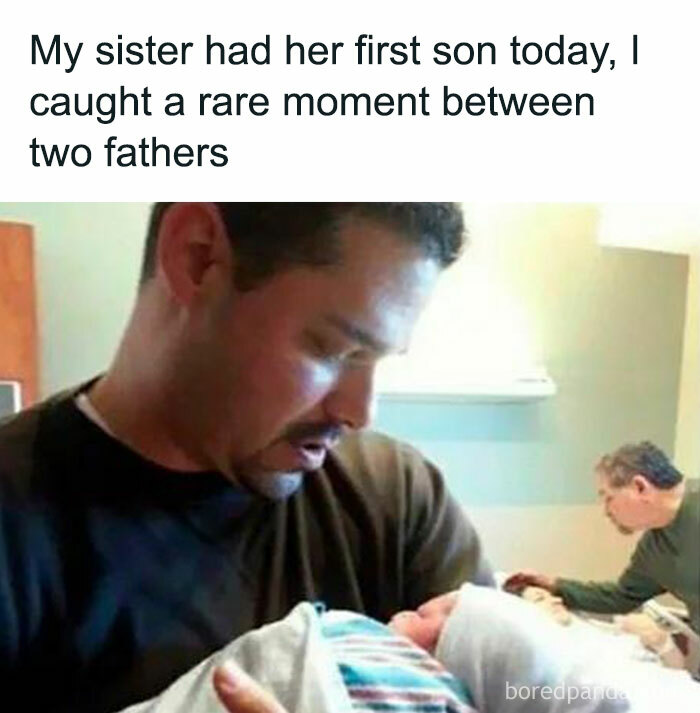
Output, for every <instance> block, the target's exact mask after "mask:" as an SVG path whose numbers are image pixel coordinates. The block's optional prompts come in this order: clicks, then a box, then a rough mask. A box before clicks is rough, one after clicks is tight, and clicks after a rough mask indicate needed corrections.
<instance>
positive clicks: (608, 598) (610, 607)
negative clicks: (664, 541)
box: [556, 534, 665, 614]
mask: <svg viewBox="0 0 700 713" xmlns="http://www.w3.org/2000/svg"><path fill="white" fill-rule="evenodd" d="M648 551H649V541H648V534H647V535H644V536H643V537H642V539H641V540H640V541H639V543H638V544H637V548H636V550H635V551H634V554H633V555H632V559H631V561H630V563H629V565H627V568H626V569H625V571H624V572H623V573H622V575H620V578H619V579H618V580H617V582H578V581H576V580H572V579H558V580H557V584H556V587H557V594H559V596H561V598H562V599H563V600H564V604H566V606H567V607H569V608H570V609H582V610H584V611H591V612H599V613H603V614H612V613H624V612H628V611H632V610H633V609H636V608H637V607H639V606H640V605H642V604H643V603H644V602H645V601H647V600H648V599H651V598H652V597H656V596H658V595H659V594H662V593H663V592H664V591H665V590H664V588H663V587H661V586H660V585H659V584H658V583H657V582H656V581H655V580H654V578H653V577H652V576H651V572H650V570H651V567H650V562H649V554H648Z"/></svg>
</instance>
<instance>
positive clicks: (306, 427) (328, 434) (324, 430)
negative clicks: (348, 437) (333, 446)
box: [282, 423, 344, 443]
mask: <svg viewBox="0 0 700 713" xmlns="http://www.w3.org/2000/svg"><path fill="white" fill-rule="evenodd" d="M343 430H344V429H343V426H341V425H339V424H337V423H297V424H294V425H293V426H290V427H289V428H288V429H287V430H286V431H285V432H284V435H283V436H282V438H283V439H284V440H286V441H292V442H296V443H298V442H300V441H329V442H332V443H335V441H337V440H338V439H339V438H340V437H341V436H342V435H343Z"/></svg>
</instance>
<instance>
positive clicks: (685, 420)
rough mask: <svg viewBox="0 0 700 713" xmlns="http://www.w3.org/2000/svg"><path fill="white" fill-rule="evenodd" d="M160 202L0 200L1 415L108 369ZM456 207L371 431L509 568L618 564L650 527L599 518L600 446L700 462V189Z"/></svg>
mask: <svg viewBox="0 0 700 713" xmlns="http://www.w3.org/2000/svg"><path fill="white" fill-rule="evenodd" d="M149 210H150V204H146V203H138V204H137V203H133V204H111V203H106V204H99V203H89V204H67V203H66V204H61V203H56V204H31V203H16V204H8V203H0V417H6V416H8V415H10V414H12V413H13V412H15V411H17V410H20V409H23V408H27V407H29V406H30V405H31V404H32V403H34V402H37V401H40V400H41V399H43V398H46V397H48V396H49V395H51V394H54V393H55V392H58V391H60V390H62V389H66V388H69V387H72V386H74V385H76V384H79V383H81V382H84V381H86V380H87V379H89V378H91V377H93V376H95V375H97V374H99V373H101V372H103V371H104V370H105V369H106V368H107V367H108V365H109V363H110V359H111V357H112V355H113V353H114V351H115V348H116V346H117V343H118V340H119V337H120V334H121V332H122V330H123V328H124V326H125V324H126V321H127V319H128V317H129V312H130V309H131V307H132V304H133V298H134V295H135V293H136V289H137V283H138V276H139V269H140V261H141V251H142V247H143V240H144V235H145V231H146V226H147V222H148V216H149ZM463 210H464V215H465V222H466V225H467V228H468V235H469V239H468V245H467V248H466V250H465V251H464V253H463V255H462V256H461V257H460V258H459V260H458V262H457V263H456V264H455V265H453V266H452V267H451V268H449V270H448V271H447V272H446V274H445V275H444V276H443V277H442V278H441V281H440V283H439V284H438V288H437V292H436V294H435V296H434V298H433V300H432V302H431V303H430V304H429V306H428V308H427V310H426V312H425V313H424V314H423V315H422V317H421V319H420V321H419V323H418V325H417V327H416V329H415V333H414V337H413V341H412V344H411V349H410V351H409V353H408V355H406V356H398V357H389V358H388V359H387V360H386V361H385V362H383V363H382V364H381V365H380V367H379V369H378V373H377V376H376V383H375V388H376V403H375V411H374V420H373V425H372V428H373V429H376V430H378V431H380V432H383V433H386V434H389V435H390V436H393V437H395V438H397V439H400V440H402V441H405V442H408V443H410V444H411V445H412V446H414V447H416V448H417V449H418V450H419V451H421V452H422V453H423V454H424V455H425V456H427V458H429V459H430V460H431V461H432V462H433V463H434V464H435V465H436V466H437V467H438V468H439V470H440V471H441V473H442V474H443V476H444V478H445V481H446V483H447V485H448V487H449V490H450V491H451V493H452V495H453V496H454V497H455V498H456V499H457V501H458V502H459V504H460V505H461V506H462V507H463V508H464V510H465V512H466V513H467V515H468V517H469V519H470V520H471V522H472V523H473V524H474V526H475V528H476V530H477V531H478V533H479V535H480V537H481V541H482V544H483V548H484V551H485V553H486V556H487V558H488V560H489V562H490V563H491V565H492V567H493V569H494V571H495V572H496V573H497V575H498V576H499V577H501V581H502V580H503V578H507V576H508V575H509V574H510V573H513V572H518V571H521V570H534V571H537V572H543V573H546V574H548V575H552V576H555V575H556V576H561V577H566V578H573V579H577V580H595V581H602V580H615V579H617V577H618V576H619V575H620V573H621V572H622V571H623V570H624V569H625V567H626V565H627V563H628V562H629V559H630V557H631V554H632V552H633V550H634V547H635V544H636V542H637V540H638V537H639V535H638V534H633V535H630V536H625V535H622V534H620V533H619V532H618V531H617V530H616V529H615V527H614V526H613V525H612V524H611V523H610V522H609V521H608V519H607V518H606V516H605V512H604V508H603V507H602V505H601V502H600V500H599V494H598V490H597V485H596V480H595V477H594V467H595V464H596V463H597V462H598V460H599V459H600V457H601V456H602V455H604V454H606V453H610V452H611V451H614V450H615V449H616V448H618V447H620V446H622V445H623V444H630V443H639V442H641V441H651V442H653V443H654V444H655V445H656V446H658V447H659V448H660V449H662V450H663V451H664V453H666V454H667V455H668V456H669V458H670V459H671V460H672V462H673V464H674V465H675V466H676V468H677V469H678V470H679V471H680V472H681V473H682V474H683V475H684V477H685V479H686V480H687V481H692V480H693V479H698V478H700V205H693V206H689V205H651V204H644V205H635V204H592V203H591V204H584V203H571V204H564V203H560V204H546V203H541V204H496V203H489V204H471V203H468V202H466V203H464V204H463ZM698 537H699V538H700V533H698ZM658 604H659V608H658V609H653V611H651V612H647V613H648V614H649V616H658V617H660V619H659V620H658V621H657V623H659V624H660V625H662V626H666V627H670V626H674V625H675V624H674V621H676V620H677V625H678V626H682V625H683V624H684V623H687V622H685V621H684V616H685V615H686V614H687V612H685V611H684V606H683V603H682V602H680V601H679V600H677V599H675V598H674V597H673V596H672V595H670V594H664V595H662V596H661V597H660V598H659V601H658ZM665 614H668V615H669V616H670V617H671V618H670V619H669V621H671V623H670V624H669V622H668V621H666V620H665V619H664V616H665ZM655 621H656V620H655ZM686 629H687V627H686ZM690 633H691V634H692V632H690ZM693 645H694V646H696V648H697V642H695V643H694V644H693ZM686 653H687V652H686ZM693 655H694V656H695V657H696V659H695V663H694V664H693V666H695V667H697V666H698V659H697V656H698V653H697V650H696V651H695V653H694V654H693ZM695 670H697V668H696V669H695Z"/></svg>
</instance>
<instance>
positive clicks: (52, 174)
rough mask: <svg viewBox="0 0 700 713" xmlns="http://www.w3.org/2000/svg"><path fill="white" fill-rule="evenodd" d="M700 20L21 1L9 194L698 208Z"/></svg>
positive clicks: (1, 49) (582, 12)
mask: <svg viewBox="0 0 700 713" xmlns="http://www.w3.org/2000/svg"><path fill="white" fill-rule="evenodd" d="M697 28H698V22H697V3H696V2H691V1H688V0H686V1H681V0H667V1H666V2H664V3H645V2H613V1H611V0H607V1H601V0H588V1H587V2H565V1H563V0H558V1H556V2H549V1H545V0H538V1H532V2H522V1H520V2H506V1H503V0H502V1H500V2H499V1H496V0H494V1H491V2H468V1H463V2H447V1H445V0H431V1H430V2H421V3H418V2H407V1H404V2H376V1H375V2H365V1H364V0H361V1H357V2H353V3H333V2H328V1H326V2H315V1H310V0H305V1H298V2H286V3H282V2H264V1H263V2H256V3H240V2H227V3H223V2H212V1H211V0H200V1H199V2H196V3H175V2H160V1H159V2H155V1H151V2H145V1H141V2H131V1H130V0H125V1H122V2H118V3H95V2H89V3H88V2H61V3H56V2H51V3H48V2H42V3H37V2H34V3H17V4H15V5H14V6H13V8H12V9H11V10H10V9H9V8H8V7H6V8H5V18H4V21H3V25H2V30H0V32H1V33H2V42H1V43H0V61H1V62H2V68H3V77H4V81H3V85H4V86H3V91H2V93H1V94H0V106H1V109H2V126H3V130H2V133H1V134H0V156H1V157H2V170H1V172H0V199H2V200H42V201H66V200H120V201H122V200H123V201H130V200H141V201H143V200H156V199H166V198H167V199H178V198H180V199H193V200H194V199H204V198H206V199H214V200H244V199H258V200H304V199H305V200H330V199H336V200H337V199H346V200H367V199H369V200H379V199H382V200H392V199H400V200H417V199H420V200H431V199H440V200H447V199H460V200H461V199H464V198H465V197H466V198H467V199H469V200H474V201H477V200H499V201H502V200H523V201H530V200H575V201H581V200H595V201H602V200H607V201H610V200H623V201H635V202H636V201H677V200H678V201H696V200H697V196H698V192H699V181H698V177H697V174H698V169H697V167H698V165H699V164H700V149H699V146H700V138H699V136H700V129H699V128H698V127H699V126H700V112H699V111H698V108H699V101H698V77H699V76H700V73H699V72H698V69H699V66H700V60H699V59H698V55H699V54H700V47H699V45H698V40H697ZM635 36H636V61H637V63H636V64H634V59H635V55H634V48H635V41H634V38H635ZM208 41H209V42H210V43H219V44H220V45H221V46H222V47H221V48H220V47H219V45H213V44H212V45H211V47H212V49H211V52H210V57H209V63H208V62H207V43H208ZM288 42H295V43H301V45H303V55H302V50H301V48H300V46H299V45H298V44H296V45H293V46H292V47H291V49H290V54H289V57H288V56H287V44H288ZM81 43H82V44H81ZM129 43H132V44H131V47H128V46H127V45H128V44H129ZM133 43H138V46H137V45H136V44H133ZM183 43H191V46H189V47H188V48H187V49H186V50H185V52H184V54H183ZM314 43H323V45H324V46H325V47H324V46H322V45H321V44H315V45H314ZM333 43H336V52H335V62H333ZM340 43H342V45H341V44H340ZM380 43H384V45H383V46H382V45H380ZM479 43H482V47H481V49H482V51H481V63H479V61H478V56H479ZM254 45H257V47H256V48H255V51H254ZM312 45H313V47H312ZM392 45H393V46H392ZM59 50H60V52H59ZM120 50H121V62H120V61H119V58H120V54H119V53H120ZM222 50H223V63H222V61H221V60H222ZM380 51H381V55H380ZM358 52H360V53H359V54H358ZM514 52H515V54H514ZM370 53H371V54H370ZM302 56H303V58H304V61H303V64H302V63H301V58H302ZM183 58H184V62H183ZM32 59H34V62H32ZM538 59H539V60H540V61H539V62H538V61H537V60H538ZM245 60H247V63H245V64H244V63H243V62H244V61H245ZM254 60H256V61H257V62H258V63H256V61H254ZM380 60H381V62H380ZM448 60H449V61H448ZM122 93H125V94H131V95H136V96H135V97H126V98H125V101H124V105H123V107H122V106H120V104H121V102H120V97H121V94H122ZM446 93H447V94H449V95H451V96H450V98H448V101H447V103H446V102H445V97H446ZM242 94H244V95H246V96H243V97H239V96H238V95H242ZM256 94H257V95H259V96H257V97H256V98H255V101H254V102H253V104H252V105H251V103H250V99H251V95H256ZM203 95H210V96H209V97H205V96H203ZM291 95H306V96H304V97H303V98H302V99H300V100H296V99H295V98H293V97H292V98H291V99H290V98H289V97H290V96H291ZM355 95H359V98H358V97H357V96H355ZM363 95H366V96H363ZM577 95H581V99H580V101H579V102H578V103H579V115H576V111H575V107H576V103H577ZM144 96H147V97H148V102H147V103H146V101H145V100H144ZM178 96H179V97H180V98H181V101H180V99H178V98H177V97H178ZM285 96H287V114H285ZM402 97H403V98H402ZM588 97H590V98H588ZM90 102H92V103H90ZM168 102H169V104H170V107H169V112H170V114H172V115H168V114H166V110H165V107H166V104H168ZM297 102H298V104H297ZM32 105H33V107H34V113H33V112H32V110H31V107H32ZM465 105H467V106H468V110H466V109H465ZM297 106H299V108H300V110H301V114H302V115H301V116H298V115H297ZM356 106H357V114H358V115H354V113H353V112H354V110H355V107H356ZM265 108H266V109H267V111H264V109H265ZM399 108H401V110H402V114H399ZM122 109H123V112H122ZM343 109H344V110H345V114H343ZM567 110H568V111H567ZM78 112H80V113H82V114H85V113H86V112H87V115H84V116H80V115H78ZM147 112H148V114H147ZM312 112H313V114H312ZM518 112H520V113H519V114H518ZM122 114H123V115H122ZM256 114H257V115H256ZM414 114H415V115H414ZM450 114H454V115H450ZM110 137H111V138H110ZM32 145H33V146H34V148H33V149H32ZM108 146H110V147H111V148H108ZM178 147H180V148H178ZM51 157H52V158H51ZM49 158H51V164H52V165H50V166H49V165H47V163H48V162H49ZM60 162H63V163H64V165H63V166H60V165H59V163H60ZM74 164H84V165H74ZM110 164H111V165H110Z"/></svg>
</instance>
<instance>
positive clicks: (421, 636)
mask: <svg viewBox="0 0 700 713" xmlns="http://www.w3.org/2000/svg"><path fill="white" fill-rule="evenodd" d="M457 596H458V592H449V593H448V594H442V595H440V596H439V597H435V598H434V599H430V600H429V601H427V602H426V603H425V604H421V606H419V607H418V609H416V611H402V612H399V613H398V614H396V615H395V616H394V617H393V618H392V619H391V621H390V622H389V627H390V628H391V629H393V631H395V632H396V633H397V634H401V635H402V636H405V637H406V638H408V639H411V641H413V643H415V644H417V645H418V646H420V647H421V648H423V649H425V650H426V651H429V652H430V653H433V652H434V651H435V647H436V646H437V642H438V639H439V638H440V633H441V632H442V627H443V626H444V625H445V622H446V621H447V617H448V616H449V615H450V614H451V613H452V610H453V609H454V608H455V604H456V603H457Z"/></svg>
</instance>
